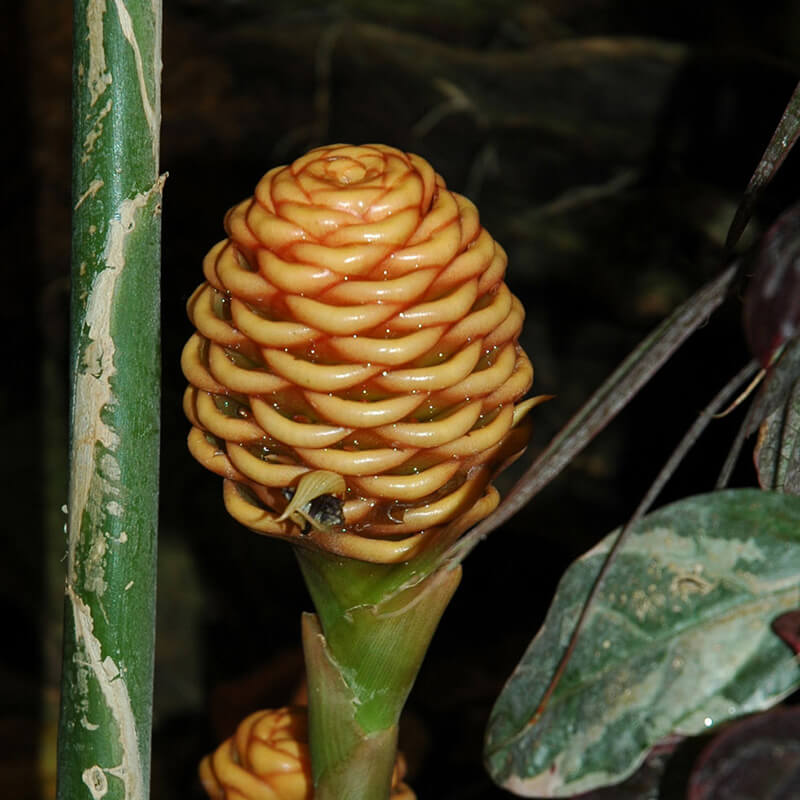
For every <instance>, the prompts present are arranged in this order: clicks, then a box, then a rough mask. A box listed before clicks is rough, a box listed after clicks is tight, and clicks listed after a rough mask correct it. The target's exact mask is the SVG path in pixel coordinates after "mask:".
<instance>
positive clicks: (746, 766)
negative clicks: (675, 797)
mask: <svg viewBox="0 0 800 800" xmlns="http://www.w3.org/2000/svg"><path fill="white" fill-rule="evenodd" d="M797 797H800V709H798V708H791V709H779V710H777V711H770V712H768V713H765V714H757V715H755V716H753V717H750V718H749V719H746V720H744V721H743V722H739V723H737V724H736V725H732V726H731V727H730V728H728V729H727V730H726V731H725V732H724V733H722V734H720V735H719V736H717V737H716V738H715V739H714V740H713V741H712V742H711V744H709V746H708V747H707V748H706V749H705V750H704V751H703V753H702V754H701V755H700V758H699V759H698V761H697V765H696V767H695V770H694V772H693V773H692V776H691V778H690V780H689V792H688V795H687V798H688V800H753V798H758V800H796V798H797Z"/></svg>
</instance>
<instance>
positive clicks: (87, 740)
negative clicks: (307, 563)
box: [58, 0, 163, 800]
mask: <svg viewBox="0 0 800 800" xmlns="http://www.w3.org/2000/svg"><path fill="white" fill-rule="evenodd" d="M73 22H74V71H73V86H74V93H73V246H72V303H71V370H72V379H71V414H70V420H71V422H70V424H71V429H70V435H71V441H70V489H69V504H68V523H67V533H68V541H67V576H66V603H65V626H64V662H63V673H62V703H61V720H60V725H59V746H58V769H59V774H58V798H59V800H75V798H82V797H92V798H100V797H103V798H105V799H106V800H122V799H124V800H144V798H146V797H147V796H148V793H149V789H148V787H149V771H150V736H151V719H152V679H153V648H154V633H155V556H156V530H157V503H158V453H159V427H160V408H159V405H160V389H159V384H160V356H159V338H160V321H159V310H160V300H159V282H160V281H159V265H160V255H159V249H160V236H161V221H160V212H161V194H162V188H163V178H162V177H160V176H159V164H158V151H159V128H160V118H161V109H160V76H161V5H160V0H147V1H146V2H145V0H111V2H109V3H108V4H107V2H106V0H75V4H74V20H73Z"/></svg>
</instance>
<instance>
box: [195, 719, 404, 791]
mask: <svg viewBox="0 0 800 800" xmlns="http://www.w3.org/2000/svg"><path fill="white" fill-rule="evenodd" d="M405 771H406V766H405V759H404V758H403V757H402V755H399V754H398V756H397V759H396V761H395V766H394V771H393V772H392V789H391V796H390V800H416V795H415V794H414V792H413V791H412V790H411V788H410V787H409V786H408V785H407V784H406V783H404V782H403V778H404V777H405ZM199 772H200V782H201V783H202V785H203V788H204V789H205V791H206V794H207V795H208V797H209V800H313V797H314V783H313V780H312V777H311V757H310V753H309V746H308V712H307V710H306V709H305V708H304V707H298V706H287V707H284V708H279V709H277V710H274V711H273V710H266V711H256V712H255V713H253V714H250V715H249V716H248V717H246V718H245V719H244V720H242V722H240V723H239V726H238V727H237V729H236V731H235V733H234V734H233V736H231V738H230V739H227V740H226V741H224V742H223V743H222V744H221V745H220V746H219V747H218V748H217V749H216V750H215V751H214V752H213V753H211V754H210V755H208V756H206V757H205V758H204V759H203V760H202V761H201V763H200V770H199Z"/></svg>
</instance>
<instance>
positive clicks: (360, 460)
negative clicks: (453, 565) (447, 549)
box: [182, 145, 539, 563]
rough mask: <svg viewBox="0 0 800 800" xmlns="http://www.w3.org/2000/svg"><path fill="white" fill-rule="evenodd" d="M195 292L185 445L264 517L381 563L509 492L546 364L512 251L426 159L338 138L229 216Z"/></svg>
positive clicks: (474, 516)
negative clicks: (537, 370) (525, 327)
mask: <svg viewBox="0 0 800 800" xmlns="http://www.w3.org/2000/svg"><path fill="white" fill-rule="evenodd" d="M225 229H226V232H227V234H228V238H227V239H225V240H223V241H221V242H219V243H218V244H217V245H216V246H214V247H213V248H212V249H211V251H210V252H209V253H208V255H207V256H206V258H205V261H204V265H203V269H204V274H205V277H206V283H204V284H203V285H201V286H200V287H199V288H198V289H197V291H195V293H194V294H193V295H192V297H191V299H190V300H189V303H188V309H189V316H190V318H191V320H192V323H193V324H194V326H195V327H196V328H197V332H196V333H195V334H194V335H193V336H192V338H191V339H190V340H189V342H188V343H187V345H186V348H185V350H184V354H183V359H182V365H183V369H184V373H185V375H186V377H187V379H188V380H189V382H190V384H191V385H190V387H189V388H188V390H187V393H186V396H185V402H184V407H185V410H186V414H187V416H188V418H189V419H190V421H191V422H192V425H193V428H192V431H191V433H190V435H189V447H190V450H191V452H192V453H193V455H194V456H195V457H196V458H197V459H198V460H199V461H200V462H201V463H202V464H203V465H204V466H206V467H207V468H209V469H210V470H212V471H214V472H216V473H218V474H219V475H222V476H223V477H224V478H225V484H224V497H225V504H226V507H227V509H228V511H229V512H230V513H231V514H232V516H233V517H234V518H235V519H237V520H238V521H240V522H242V523H243V524H244V525H246V526H247V527H248V528H250V529H252V530H255V531H257V532H260V533H263V534H267V535H270V536H276V537H280V538H284V539H288V540H291V541H293V542H297V543H300V544H304V545H308V546H311V547H318V548H321V549H324V550H327V551H329V552H333V553H335V554H337V555H341V556H346V557H350V558H356V559H362V560H365V561H372V562H378V563H393V562H398V561H405V560H407V559H408V558H410V557H412V556H413V555H414V554H415V553H417V552H419V551H420V549H422V548H423V547H424V546H426V544H427V543H428V542H430V541H432V540H434V539H437V540H440V539H441V537H445V538H446V540H447V541H451V540H452V539H454V538H455V537H456V536H458V535H460V533H462V532H463V531H464V530H466V529H467V528H468V527H470V526H471V525H472V524H474V523H475V522H477V521H478V520H480V519H482V518H483V517H485V516H487V515H488V514H489V513H490V512H491V511H492V510H493V509H494V508H495V507H496V505H497V503H498V494H497V491H496V490H495V489H494V488H493V487H492V486H491V484H490V480H491V478H492V476H493V475H494V474H495V473H496V472H497V471H498V469H499V468H500V467H502V466H503V465H504V464H505V463H506V462H508V460H509V459H511V458H513V457H514V456H516V455H518V454H519V453H520V452H521V450H522V449H523V448H524V446H525V442H526V438H527V435H526V432H525V431H524V430H522V429H520V428H519V427H517V424H518V423H519V421H520V420H521V419H522V417H524V416H525V414H526V412H527V411H528V410H529V408H530V407H531V406H532V405H534V404H535V403H536V402H538V399H539V398H533V399H529V400H527V401H525V402H522V403H520V402H519V401H520V398H521V397H522V396H523V395H524V394H525V393H526V392H527V391H528V389H529V387H530V385H531V382H532V379H533V369H532V367H531V364H530V361H529V360H528V358H527V356H526V355H525V353H524V352H523V351H522V349H521V348H520V346H519V345H518V343H517V338H518V336H519V333H520V330H521V327H522V321H523V317H524V312H523V309H522V305H521V303H520V302H519V300H517V298H515V297H514V296H513V295H512V294H511V292H510V291H509V289H508V287H507V286H506V284H505V283H504V281H503V277H504V274H505V268H506V255H505V252H504V251H503V249H502V247H500V245H498V244H497V243H496V242H495V241H494V240H493V239H492V237H491V236H490V235H489V233H487V231H486V230H485V229H483V228H482V227H481V224H480V221H479V218H478V212H477V209H476V208H475V206H474V205H473V204H472V203H471V202H470V201H469V200H468V199H466V198H465V197H462V196H460V195H458V194H456V193H455V192H452V191H450V190H448V189H447V187H446V185H445V182H444V180H443V179H442V178H441V177H440V176H439V175H438V174H436V173H435V172H434V170H433V168H432V167H431V166H430V165H429V164H428V163H427V162H426V161H425V160H423V159H422V158H420V157H419V156H416V155H413V154H407V153H403V152H401V151H399V150H396V149H394V148H392V147H387V146H384V145H367V146H362V147H354V146H349V145H332V146H327V147H321V148H318V149H315V150H312V151H311V152H309V153H308V154H306V155H305V156H303V157H302V158H299V159H298V160H297V161H295V162H294V163H293V164H291V165H289V166H284V167H277V168H275V169H273V170H271V171H270V172H268V173H267V174H266V175H265V176H264V177H263V178H262V179H261V181H260V182H259V183H258V185H257V187H256V191H255V196H254V197H252V198H250V199H248V200H245V201H244V202H242V203H240V204H239V205H237V206H235V207H234V208H233V209H231V211H230V212H229V213H228V215H227V217H226V220H225Z"/></svg>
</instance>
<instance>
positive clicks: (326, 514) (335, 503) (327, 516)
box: [281, 486, 344, 533]
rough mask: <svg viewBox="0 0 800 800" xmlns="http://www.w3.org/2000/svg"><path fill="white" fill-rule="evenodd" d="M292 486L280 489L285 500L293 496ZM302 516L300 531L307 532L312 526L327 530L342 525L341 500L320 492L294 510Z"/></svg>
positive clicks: (342, 511)
mask: <svg viewBox="0 0 800 800" xmlns="http://www.w3.org/2000/svg"><path fill="white" fill-rule="evenodd" d="M294 491H295V490H294V487H292V486H289V487H286V488H284V489H281V494H282V495H283V496H284V497H285V498H286V500H287V501H289V500H291V499H292V498H293V497H294ZM296 513H297V514H299V515H300V516H301V517H302V518H303V526H302V528H301V533H309V532H310V531H311V529H312V528H316V529H317V530H327V529H329V528H335V527H338V526H341V525H344V510H343V508H342V501H341V500H340V499H339V498H338V497H336V496H335V495H332V494H321V495H319V496H318V497H315V498H314V499H313V500H311V501H310V502H309V503H306V504H305V505H304V506H301V507H300V508H298V509H297V511H296Z"/></svg>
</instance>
